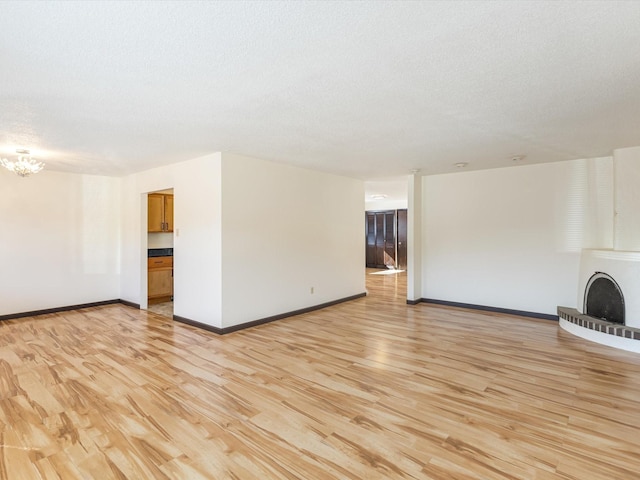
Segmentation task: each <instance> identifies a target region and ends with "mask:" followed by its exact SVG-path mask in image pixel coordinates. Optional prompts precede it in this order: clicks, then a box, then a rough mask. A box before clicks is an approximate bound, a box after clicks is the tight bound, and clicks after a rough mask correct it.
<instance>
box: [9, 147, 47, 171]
mask: <svg viewBox="0 0 640 480" xmlns="http://www.w3.org/2000/svg"><path fill="white" fill-rule="evenodd" d="M16 153H17V154H18V159H17V160H14V161H10V160H7V159H6V158H0V165H2V166H3V167H4V168H6V169H7V170H9V171H10V172H13V173H15V174H16V175H18V176H20V177H28V176H29V175H31V174H32V173H38V172H39V171H40V170H42V169H43V168H44V163H42V162H39V161H37V160H36V159H35V158H31V154H30V153H29V150H16Z"/></svg>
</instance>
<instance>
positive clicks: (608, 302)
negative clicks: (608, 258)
mask: <svg viewBox="0 0 640 480" xmlns="http://www.w3.org/2000/svg"><path fill="white" fill-rule="evenodd" d="M583 311H584V313H586V314H587V315H589V316H590V317H595V318H600V319H602V320H605V321H607V322H611V323H619V324H621V325H624V296H623V295H622V290H621V289H620V286H619V285H618V284H617V283H616V281H615V280H614V279H613V278H612V277H611V275H608V274H606V273H603V272H596V273H595V274H593V275H592V276H591V278H589V281H588V282H587V286H586V289H585V294H584V309H583Z"/></svg>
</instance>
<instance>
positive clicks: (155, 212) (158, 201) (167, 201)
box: [147, 193, 173, 232]
mask: <svg viewBox="0 0 640 480" xmlns="http://www.w3.org/2000/svg"><path fill="white" fill-rule="evenodd" d="M148 197H149V201H148V210H147V230H148V231H149V232H173V195H167V194H164V193H150V194H149V195H148Z"/></svg>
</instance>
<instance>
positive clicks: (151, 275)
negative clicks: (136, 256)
mask: <svg viewBox="0 0 640 480" xmlns="http://www.w3.org/2000/svg"><path fill="white" fill-rule="evenodd" d="M147 267H148V270H147V299H148V303H149V304H152V303H160V302H168V301H170V300H171V298H172V297H173V257H150V258H148V259H147Z"/></svg>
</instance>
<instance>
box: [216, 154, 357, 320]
mask: <svg viewBox="0 0 640 480" xmlns="http://www.w3.org/2000/svg"><path fill="white" fill-rule="evenodd" d="M222 177H223V185H222V192H223V193H222V202H223V219H222V232H223V239H222V242H223V243H222V244H223V252H222V257H223V259H224V263H223V271H222V277H223V280H224V281H223V318H224V322H223V323H224V326H225V327H228V326H233V325H237V324H241V323H246V322H249V321H253V320H257V319H260V318H264V317H269V316H272V315H277V314H281V313H286V312H290V311H293V310H298V309H302V308H306V307H310V306H314V305H318V304H322V303H325V302H329V301H333V300H337V299H341V298H345V297H348V296H351V295H356V294H360V293H363V292H364V291H365V280H364V264H365V250H364V215H363V210H364V186H363V182H362V181H360V180H355V179H351V178H346V177H340V176H336V175H329V174H324V173H320V172H316V171H312V170H306V169H301V168H295V167H291V166H287V165H282V164H278V163H273V162H268V161H264V160H259V159H255V158H248V157H243V156H239V155H232V154H227V153H223V161H222ZM312 288H313V293H311V289H312Z"/></svg>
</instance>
